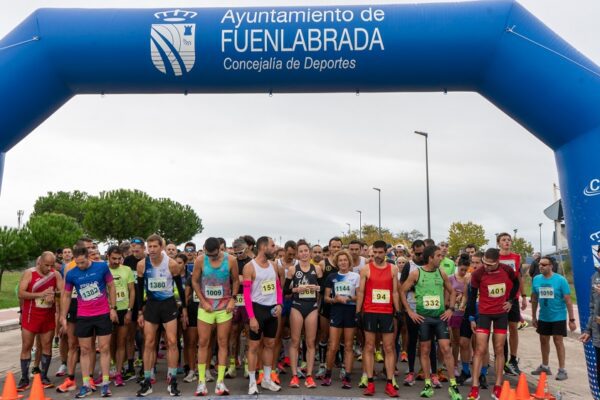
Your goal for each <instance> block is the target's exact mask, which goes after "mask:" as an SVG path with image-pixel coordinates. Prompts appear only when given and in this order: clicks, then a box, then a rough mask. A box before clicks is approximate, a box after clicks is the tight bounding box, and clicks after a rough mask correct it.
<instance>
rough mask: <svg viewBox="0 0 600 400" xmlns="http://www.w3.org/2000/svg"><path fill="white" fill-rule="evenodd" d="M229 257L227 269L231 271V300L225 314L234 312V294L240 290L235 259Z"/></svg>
mask: <svg viewBox="0 0 600 400" xmlns="http://www.w3.org/2000/svg"><path fill="white" fill-rule="evenodd" d="M228 257H229V268H230V271H231V294H232V296H231V299H229V303H228V304H227V312H230V313H232V312H233V310H235V294H236V293H238V291H239V290H240V272H239V269H238V262H237V258H235V257H234V256H228Z"/></svg>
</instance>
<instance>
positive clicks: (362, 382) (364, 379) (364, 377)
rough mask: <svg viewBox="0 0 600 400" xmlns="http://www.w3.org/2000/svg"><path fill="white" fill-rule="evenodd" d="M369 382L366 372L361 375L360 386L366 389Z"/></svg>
mask: <svg viewBox="0 0 600 400" xmlns="http://www.w3.org/2000/svg"><path fill="white" fill-rule="evenodd" d="M368 384H369V378H367V374H364V373H363V375H362V376H361V377H360V381H359V382H358V387H359V388H361V389H364V388H366V387H367V385H368Z"/></svg>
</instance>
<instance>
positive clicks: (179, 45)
mask: <svg viewBox="0 0 600 400" xmlns="http://www.w3.org/2000/svg"><path fill="white" fill-rule="evenodd" d="M197 14H198V13H196V12H194V11H185V10H171V11H160V12H157V13H155V14H154V17H155V18H156V19H158V20H160V21H161V22H162V23H160V24H152V27H151V28H150V55H151V57H152V63H153V64H154V66H155V67H156V69H158V70H159V71H160V72H162V73H163V74H166V75H172V76H182V75H185V74H187V73H188V72H190V71H191V70H192V68H194V63H195V62H196V49H195V42H196V41H195V36H196V24H194V23H190V20H192V19H194V18H195V17H196V15H197Z"/></svg>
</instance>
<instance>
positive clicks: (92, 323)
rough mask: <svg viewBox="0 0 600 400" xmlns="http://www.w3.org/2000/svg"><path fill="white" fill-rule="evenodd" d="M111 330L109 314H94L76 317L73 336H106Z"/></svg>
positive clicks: (111, 324)
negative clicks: (92, 315)
mask: <svg viewBox="0 0 600 400" xmlns="http://www.w3.org/2000/svg"><path fill="white" fill-rule="evenodd" d="M112 331H113V323H112V321H111V320H110V314H102V315H96V316H94V317H78V318H77V322H76V323H75V336H77V337H78V338H89V337H92V336H106V335H110V334H111V333H112Z"/></svg>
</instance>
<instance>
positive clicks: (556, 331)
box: [536, 320, 567, 337]
mask: <svg viewBox="0 0 600 400" xmlns="http://www.w3.org/2000/svg"><path fill="white" fill-rule="evenodd" d="M536 332H537V333H538V334H540V335H544V336H564V337H566V336H567V321H566V320H563V321H554V322H546V321H541V320H538V327H537V329H536Z"/></svg>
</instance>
